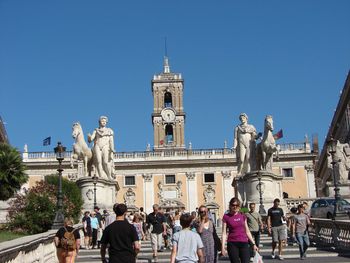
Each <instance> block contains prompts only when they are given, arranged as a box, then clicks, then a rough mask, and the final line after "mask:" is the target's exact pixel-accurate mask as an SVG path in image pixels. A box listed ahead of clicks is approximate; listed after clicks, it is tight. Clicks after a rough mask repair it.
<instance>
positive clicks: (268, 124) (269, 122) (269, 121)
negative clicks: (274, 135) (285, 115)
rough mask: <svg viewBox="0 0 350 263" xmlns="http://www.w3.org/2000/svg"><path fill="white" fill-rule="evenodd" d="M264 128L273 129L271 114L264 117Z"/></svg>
mask: <svg viewBox="0 0 350 263" xmlns="http://www.w3.org/2000/svg"><path fill="white" fill-rule="evenodd" d="M265 129H267V130H269V131H273V119H272V116H271V115H267V116H266V117H265Z"/></svg>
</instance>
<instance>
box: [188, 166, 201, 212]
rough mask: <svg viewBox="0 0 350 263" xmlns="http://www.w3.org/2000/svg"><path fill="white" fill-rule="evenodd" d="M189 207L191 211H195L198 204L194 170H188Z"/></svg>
mask: <svg viewBox="0 0 350 263" xmlns="http://www.w3.org/2000/svg"><path fill="white" fill-rule="evenodd" d="M186 177H187V208H188V211H189V212H192V211H195V210H196V207H197V204H198V196H197V186H196V183H197V180H196V174H195V173H194V172H187V173H186Z"/></svg>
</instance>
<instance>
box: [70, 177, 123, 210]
mask: <svg viewBox="0 0 350 263" xmlns="http://www.w3.org/2000/svg"><path fill="white" fill-rule="evenodd" d="M76 183H77V185H78V186H79V188H80V189H81V195H82V198H83V200H84V204H83V209H84V211H86V210H87V211H91V210H93V208H94V179H93V178H92V177H83V178H79V179H78V180H77V181H76ZM118 190H119V185H118V183H117V182H115V181H109V180H106V179H103V178H97V180H96V205H97V206H98V207H100V208H101V209H107V210H109V211H111V210H112V208H113V205H114V204H115V203H116V201H117V193H118Z"/></svg>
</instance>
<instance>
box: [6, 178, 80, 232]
mask: <svg viewBox="0 0 350 263" xmlns="http://www.w3.org/2000/svg"><path fill="white" fill-rule="evenodd" d="M57 185H58V176H54V175H52V176H47V177H46V178H45V181H40V182H38V183H37V184H36V186H34V187H32V188H31V189H30V190H29V192H28V193H27V194H26V195H17V196H16V198H15V199H14V200H13V201H12V202H11V205H10V209H9V216H8V217H9V221H10V223H9V224H8V225H7V228H8V229H10V230H12V231H14V232H19V233H21V232H24V233H29V234H36V233H41V232H45V231H47V230H49V229H50V228H51V226H52V223H53V220H54V218H55V213H56V203H57V188H58V187H57ZM62 192H63V211H64V215H65V216H66V217H72V218H74V219H75V221H78V219H79V217H80V211H81V208H82V205H83V200H82V198H81V193H80V189H79V188H78V186H77V185H76V184H75V183H74V182H70V181H68V180H67V179H64V178H63V179H62Z"/></svg>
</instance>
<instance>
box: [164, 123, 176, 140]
mask: <svg viewBox="0 0 350 263" xmlns="http://www.w3.org/2000/svg"><path fill="white" fill-rule="evenodd" d="M173 141H174V133H173V126H172V125H170V124H167V126H165V143H166V144H171V143H172V142H173Z"/></svg>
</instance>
